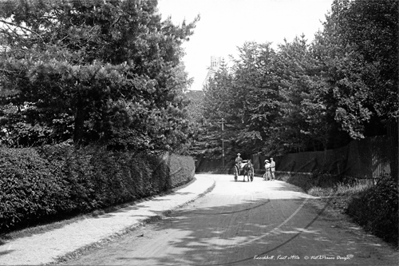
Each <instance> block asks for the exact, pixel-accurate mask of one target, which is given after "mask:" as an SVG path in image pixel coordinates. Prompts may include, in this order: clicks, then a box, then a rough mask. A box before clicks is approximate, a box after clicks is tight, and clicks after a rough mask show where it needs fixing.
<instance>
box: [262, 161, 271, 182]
mask: <svg viewBox="0 0 399 266" xmlns="http://www.w3.org/2000/svg"><path fill="white" fill-rule="evenodd" d="M263 179H264V180H270V162H269V160H265V174H264V175H263Z"/></svg>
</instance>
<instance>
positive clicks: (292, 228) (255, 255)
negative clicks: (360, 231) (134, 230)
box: [116, 186, 396, 265]
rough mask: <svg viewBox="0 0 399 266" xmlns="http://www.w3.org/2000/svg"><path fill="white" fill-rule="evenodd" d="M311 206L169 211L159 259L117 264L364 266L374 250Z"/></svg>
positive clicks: (285, 203)
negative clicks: (163, 243)
mask: <svg viewBox="0 0 399 266" xmlns="http://www.w3.org/2000/svg"><path fill="white" fill-rule="evenodd" d="M284 189H286V190H289V189H288V187H285V186H279V187H277V188H276V189H275V190H273V189H272V192H273V193H281V192H282V191H284ZM291 192H295V191H291ZM298 195H299V194H298ZM310 201H312V199H311V198H306V197H300V196H298V197H293V198H290V199H284V197H282V199H271V198H267V197H264V198H254V199H246V200H242V201H235V202H232V203H230V204H223V205H222V206H216V207H215V206H214V207H201V208H191V209H188V208H187V209H182V210H178V211H174V212H171V213H170V215H169V216H168V218H166V219H164V220H163V221H162V222H161V223H159V224H157V226H156V227H155V229H154V230H155V231H156V233H159V234H164V238H163V240H162V241H164V242H166V247H165V246H162V245H161V246H160V247H159V248H160V250H159V251H160V253H161V252H162V254H163V255H159V256H157V255H155V256H151V257H145V256H144V255H143V256H140V255H137V252H139V251H137V252H134V254H136V255H131V256H129V255H128V254H129V253H126V255H123V256H119V257H117V259H116V260H117V261H119V262H121V264H129V263H131V264H133V265H315V264H318V265H335V264H339V265H368V263H367V262H368V259H369V258H370V256H373V255H370V254H372V253H373V252H378V251H377V250H376V249H374V247H372V246H371V245H370V244H369V243H368V242H367V241H366V239H365V238H363V237H360V236H359V235H356V234H350V233H348V232H347V231H348V230H350V228H347V227H343V226H341V227H340V226H337V225H335V224H334V223H339V222H340V220H339V219H333V217H328V216H325V215H324V210H323V209H322V210H316V209H314V208H313V207H312V206H311V204H309V202H310ZM168 235H169V236H168ZM174 236H178V237H174ZM152 248H157V247H152ZM365 250H366V252H364V251H365ZM143 254H144V252H143ZM319 255H328V256H327V257H325V258H322V257H320V258H319V259H317V256H319ZM311 256H313V257H314V259H312V260H307V259H305V258H306V257H311ZM348 256H349V257H348ZM333 259H334V264H331V260H333ZM327 260H330V261H327ZM395 265H396V264H395Z"/></svg>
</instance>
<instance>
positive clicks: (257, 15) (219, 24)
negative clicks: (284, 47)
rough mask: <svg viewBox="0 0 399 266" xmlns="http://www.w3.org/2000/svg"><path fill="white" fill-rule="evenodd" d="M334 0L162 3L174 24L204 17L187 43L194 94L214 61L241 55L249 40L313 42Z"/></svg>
mask: <svg viewBox="0 0 399 266" xmlns="http://www.w3.org/2000/svg"><path fill="white" fill-rule="evenodd" d="M332 2H333V0H158V10H159V12H160V13H161V14H162V17H163V18H166V17H168V16H171V17H172V20H173V22H174V23H175V24H181V22H182V21H183V20H184V19H185V20H186V21H187V22H191V21H192V20H194V18H195V17H196V16H197V15H200V16H201V19H200V21H199V22H198V23H197V27H196V28H195V30H194V35H192V36H191V37H190V41H189V42H187V43H185V44H184V48H185V52H186V55H185V57H184V58H183V60H184V64H185V66H186V71H187V72H188V73H189V76H190V77H193V78H194V84H193V85H192V86H191V89H192V90H200V89H202V83H203V81H204V79H205V77H206V74H207V72H208V70H207V68H208V67H209V66H210V62H211V56H217V57H223V58H224V59H225V60H226V61H228V56H229V55H233V56H234V55H237V47H240V46H242V45H243V44H244V42H246V41H256V42H258V43H265V42H272V43H273V47H274V48H276V47H277V44H281V43H283V42H284V38H285V39H287V40H288V41H292V39H293V38H294V37H295V36H300V35H301V34H305V36H306V38H307V39H308V40H309V41H311V40H312V39H313V36H314V34H315V33H316V32H317V31H318V30H319V29H320V30H321V29H322V21H325V15H326V14H327V13H328V12H329V11H330V9H331V4H332Z"/></svg>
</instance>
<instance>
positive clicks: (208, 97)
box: [204, 0, 399, 154]
mask: <svg viewBox="0 0 399 266" xmlns="http://www.w3.org/2000/svg"><path fill="white" fill-rule="evenodd" d="M397 10H398V1H397V0H383V1H361V0H354V1H349V0H335V1H334V2H333V4H332V6H331V12H330V13H329V14H328V15H327V16H326V22H325V23H324V24H323V26H324V28H323V30H322V31H320V32H318V33H317V34H316V35H315V38H314V40H313V41H312V42H308V41H307V40H306V38H305V36H300V37H297V38H295V39H294V40H293V41H291V42H288V41H285V42H284V43H283V44H279V45H278V47H277V49H272V48H271V44H270V43H264V44H258V43H253V42H252V43H244V45H243V46H241V47H239V48H238V56H237V58H233V59H232V61H231V66H230V67H229V68H227V67H226V66H222V68H221V69H219V71H217V72H216V74H215V76H214V77H213V78H212V79H211V80H210V81H209V83H208V86H207V87H205V88H204V92H205V98H204V99H205V101H204V108H205V111H204V117H205V119H206V121H207V122H209V123H211V124H212V121H219V120H220V119H222V118H224V119H226V129H227V131H228V132H229V133H228V134H227V133H223V134H224V135H226V134H227V136H228V138H229V140H230V146H229V148H230V150H231V151H234V152H247V153H256V152H262V153H263V154H282V153H284V152H293V151H308V150H325V149H329V148H336V147H340V146H343V145H346V144H347V143H348V141H349V140H350V139H361V138H364V137H366V136H373V135H381V134H386V132H387V131H386V122H387V121H392V120H393V119H394V118H395V117H397V115H398V113H397V112H398V110H399V100H398V91H397V88H398V75H397V73H398V64H397V55H398V53H397V49H398V32H399V31H398V25H399V23H398V13H397ZM211 128H212V129H214V130H215V132H214V135H218V136H219V138H220V136H221V134H222V132H221V130H220V127H219V128H217V127H215V125H214V124H212V126H209V127H208V128H207V130H208V131H209V130H210V129H211ZM207 130H205V131H206V132H207V133H209V132H208V131H207ZM208 146H209V144H208ZM217 146H220V143H215V144H214V148H215V147H217ZM209 151H212V149H211V147H210V149H209Z"/></svg>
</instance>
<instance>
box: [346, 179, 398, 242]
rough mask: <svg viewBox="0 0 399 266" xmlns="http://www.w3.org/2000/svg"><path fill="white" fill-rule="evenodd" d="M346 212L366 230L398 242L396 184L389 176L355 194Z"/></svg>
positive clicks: (389, 240) (387, 239) (388, 240)
mask: <svg viewBox="0 0 399 266" xmlns="http://www.w3.org/2000/svg"><path fill="white" fill-rule="evenodd" d="M347 213H348V214H349V215H350V216H352V217H353V219H354V220H355V221H356V222H357V223H359V224H360V225H361V226H363V227H364V228H365V229H366V230H368V231H370V232H372V233H373V234H375V235H376V236H379V237H381V238H382V239H384V240H385V241H387V242H391V243H394V244H396V245H397V244H398V184H397V182H396V181H395V180H392V179H391V178H390V177H389V176H385V177H383V178H381V179H380V181H379V182H378V183H377V185H375V186H372V187H370V188H368V189H366V190H364V191H361V192H359V193H358V194H357V195H355V196H354V197H353V198H352V200H351V201H350V202H349V205H348V209H347Z"/></svg>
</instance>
